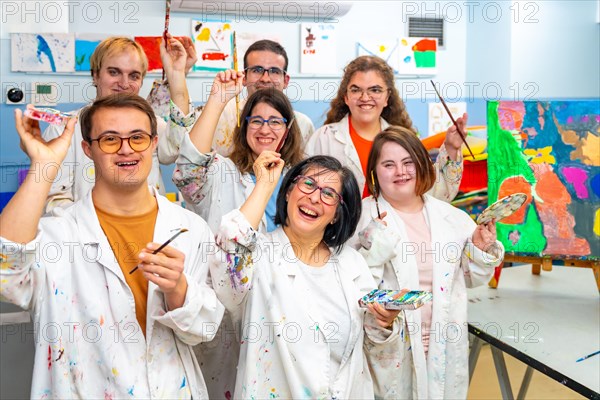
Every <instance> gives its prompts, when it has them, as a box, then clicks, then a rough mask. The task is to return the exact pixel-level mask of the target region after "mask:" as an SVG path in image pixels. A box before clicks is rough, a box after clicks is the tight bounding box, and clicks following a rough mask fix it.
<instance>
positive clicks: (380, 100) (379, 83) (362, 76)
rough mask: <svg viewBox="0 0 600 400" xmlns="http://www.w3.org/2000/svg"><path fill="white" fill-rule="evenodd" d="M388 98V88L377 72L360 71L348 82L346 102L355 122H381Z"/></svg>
mask: <svg viewBox="0 0 600 400" xmlns="http://www.w3.org/2000/svg"><path fill="white" fill-rule="evenodd" d="M388 97H389V91H388V87H387V85H386V84H385V81H384V80H383V78H382V77H381V76H380V75H379V73H378V72H377V71H366V72H362V71H359V72H356V73H355V74H354V75H353V76H352V78H351V79H350V82H348V89H347V91H346V96H345V98H344V100H345V102H346V105H347V106H348V108H349V109H350V115H352V120H353V121H356V122H360V123H362V124H371V123H373V122H374V121H378V120H379V117H380V116H381V113H382V111H383V109H384V108H385V107H387V105H388Z"/></svg>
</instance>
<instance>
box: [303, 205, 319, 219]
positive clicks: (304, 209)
mask: <svg viewBox="0 0 600 400" xmlns="http://www.w3.org/2000/svg"><path fill="white" fill-rule="evenodd" d="M300 210H301V211H302V212H303V213H305V214H308V215H310V216H313V217H316V216H317V213H316V212H314V211H313V210H309V209H308V208H304V207H300Z"/></svg>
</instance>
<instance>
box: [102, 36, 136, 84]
mask: <svg viewBox="0 0 600 400" xmlns="http://www.w3.org/2000/svg"><path fill="white" fill-rule="evenodd" d="M129 49H132V50H134V51H136V52H137V53H138V56H139V57H140V60H141V61H142V71H141V72H142V78H144V77H145V76H146V72H148V57H146V53H144V49H143V48H142V46H140V44H139V43H137V42H136V41H135V40H133V39H131V38H128V37H126V36H112V37H109V38H106V39H104V40H103V41H102V42H100V44H99V45H98V47H96V50H94V53H93V54H92V56H91V57H90V69H91V72H92V77H94V76H96V74H98V73H100V69H101V68H102V62H103V61H104V59H105V58H106V57H109V56H112V55H113V54H117V53H120V52H122V51H125V50H129Z"/></svg>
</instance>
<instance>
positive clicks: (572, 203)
mask: <svg viewBox="0 0 600 400" xmlns="http://www.w3.org/2000/svg"><path fill="white" fill-rule="evenodd" d="M487 113H488V116H487V119H488V128H487V129H488V140H489V142H488V195H489V202H490V203H492V202H494V201H495V200H497V199H498V198H501V197H504V196H506V195H509V194H512V193H517V192H523V193H525V194H527V201H526V202H525V204H524V205H523V207H522V208H521V209H520V210H519V211H518V212H517V213H515V214H513V215H512V216H510V217H508V218H505V219H504V220H502V221H500V222H499V223H498V224H497V231H498V239H499V240H500V241H501V242H502V243H503V244H504V246H505V248H506V251H507V252H511V253H514V254H518V255H534V256H542V255H548V256H555V257H557V258H562V257H566V258H581V259H599V258H600V100H595V101H552V102H537V101H518V102H515V101H506V102H504V101H500V102H497V101H494V102H488V110H487Z"/></svg>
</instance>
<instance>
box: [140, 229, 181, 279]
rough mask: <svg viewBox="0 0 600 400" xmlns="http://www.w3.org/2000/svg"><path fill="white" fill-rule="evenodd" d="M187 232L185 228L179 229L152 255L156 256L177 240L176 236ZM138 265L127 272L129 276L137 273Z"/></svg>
mask: <svg viewBox="0 0 600 400" xmlns="http://www.w3.org/2000/svg"><path fill="white" fill-rule="evenodd" d="M187 231H188V230H187V229H186V228H181V229H180V230H179V231H178V232H177V233H176V234H174V235H173V236H171V238H170V239H169V240H167V241H166V242H164V243H163V244H161V245H160V246H159V247H158V248H157V249H156V250H154V251H153V252H152V254H158V253H159V252H160V251H161V250H162V249H164V248H165V247H167V246H168V245H169V243H171V242H172V241H173V240H175V238H177V236H179V235H181V234H182V233H184V232H187ZM138 267H139V265H136V267H135V268H133V269H132V270H131V271H129V274H133V273H134V272H135V271H137V269H138Z"/></svg>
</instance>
